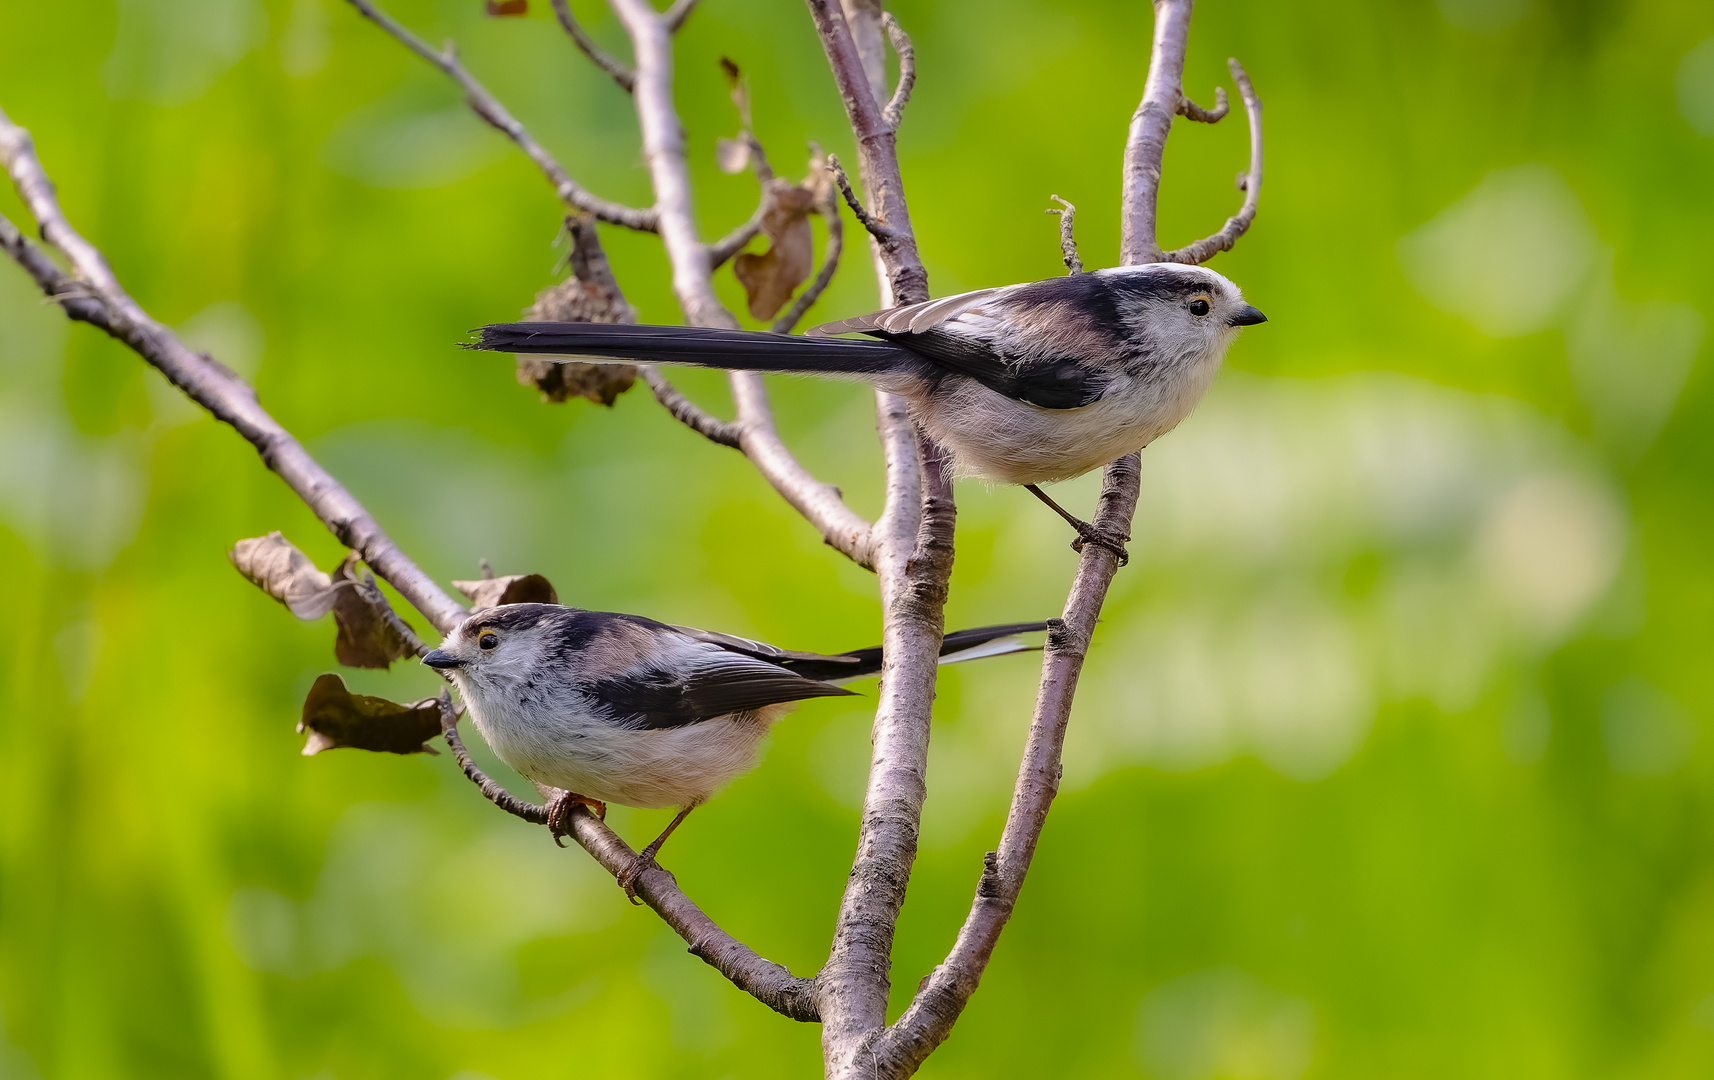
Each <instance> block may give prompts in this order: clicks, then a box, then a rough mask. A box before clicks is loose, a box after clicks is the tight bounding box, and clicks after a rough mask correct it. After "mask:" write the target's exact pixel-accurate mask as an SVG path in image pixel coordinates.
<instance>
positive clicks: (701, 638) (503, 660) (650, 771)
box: [423, 604, 1047, 897]
mask: <svg viewBox="0 0 1714 1080" xmlns="http://www.w3.org/2000/svg"><path fill="white" fill-rule="evenodd" d="M1045 629H1047V624H1046V623H1013V624H1009V625H1005V626H988V627H981V628H978V629H974V630H963V631H958V632H955V633H951V634H948V635H946V638H945V641H944V643H943V645H942V648H941V662H942V663H950V662H955V661H959V660H965V659H975V658H976V657H978V656H996V655H1001V654H1004V653H1008V652H1021V651H1024V650H1026V649H1028V648H1029V646H1028V645H1026V644H1025V643H1024V641H1023V640H1022V639H1021V638H1019V637H1018V635H1019V634H1025V633H1030V632H1033V631H1041V630H1045ZM423 663H425V664H427V665H429V666H430V667H433V668H438V669H440V670H441V671H443V672H445V673H446V674H447V675H448V676H449V677H450V678H451V679H452V682H453V684H454V685H455V686H457V687H458V691H459V694H460V695H461V696H462V697H463V699H464V702H465V705H466V706H467V707H468V709H469V710H470V716H471V719H472V720H473V721H474V722H475V724H476V730H477V731H479V732H481V733H482V737H483V738H484V739H485V740H487V742H488V745H489V746H490V747H491V748H493V750H494V753H495V754H496V755H498V756H499V758H500V760H501V761H504V762H505V763H506V764H507V765H509V766H511V767H512V768H513V769H515V770H516V771H517V772H518V773H519V774H521V775H522V776H524V777H525V778H526V779H529V780H531V781H534V782H536V783H539V784H543V785H547V786H550V787H555V788H559V789H561V790H563V791H564V792H566V794H564V795H562V796H560V797H559V798H558V799H557V800H555V802H554V804H553V806H552V807H551V808H550V811H549V815H548V827H549V829H550V830H551V831H552V833H553V835H554V839H555V841H556V842H557V841H558V839H559V837H561V836H564V835H566V834H567V833H568V832H569V831H570V825H569V822H570V814H571V812H572V810H573V808H574V807H576V806H578V805H580V804H582V805H588V806H590V807H591V808H592V809H594V810H596V812H597V813H605V810H606V807H605V804H606V803H609V802H613V803H619V804H620V805H623V806H635V807H645V808H656V807H677V808H678V809H679V813H678V816H677V817H675V818H674V819H673V821H672V824H670V825H668V826H667V828H666V830H665V831H664V832H662V833H661V835H660V836H658V837H657V838H656V839H655V840H654V842H653V843H651V844H649V846H648V847H646V848H644V849H643V850H642V851H641V852H639V853H638V855H637V859H636V860H635V861H634V862H633V863H632V865H631V867H630V868H629V869H628V870H627V871H626V872H625V873H624V874H623V875H621V877H620V882H619V883H620V884H621V885H622V886H624V888H625V891H626V892H627V893H628V894H631V895H632V896H633V897H634V895H635V893H634V888H633V886H634V883H635V881H636V877H637V875H638V874H639V873H641V872H642V870H643V869H645V868H646V867H647V866H648V865H649V864H650V863H651V862H652V861H653V860H654V856H655V854H656V853H657V852H659V850H660V846H661V844H663V843H664V842H665V841H666V839H667V837H668V836H670V835H672V832H673V830H674V829H676V828H677V827H678V825H679V823H680V822H682V821H683V820H684V818H685V816H686V815H687V814H689V813H690V811H691V810H692V809H694V808H695V807H697V806H698V805H700V804H701V803H703V802H705V801H706V800H707V799H708V798H709V797H710V796H712V795H713V794H714V793H715V792H716V791H718V790H719V789H720V788H721V787H723V786H724V785H725V784H726V783H727V782H728V781H730V780H732V779H733V778H734V777H736V776H738V775H739V774H741V773H743V772H746V771H747V770H749V769H750V767H751V766H753V765H754V764H755V761H756V753H757V750H758V749H759V747H760V744H761V741H762V739H763V737H764V736H766V735H767V733H768V731H769V729H770V728H771V727H772V726H773V724H774V722H775V721H777V720H779V719H780V718H781V717H782V716H784V715H785V714H786V713H787V712H788V711H790V709H791V707H792V705H794V704H795V703H797V702H799V701H804V700H807V699H809V698H816V697H833V696H841V695H848V694H849V693H850V691H848V690H844V689H842V688H841V687H840V686H839V685H838V684H839V683H841V682H845V681H848V680H851V679H857V678H862V677H864V676H866V675H873V674H875V673H876V672H878V671H880V670H881V650H880V648H879V647H875V648H869V649H859V650H855V651H852V652H848V653H839V654H834V655H828V654H823V653H810V652H793V651H790V650H786V649H779V648H776V647H774V646H772V645H767V644H764V643H762V642H759V641H750V640H747V639H745V638H739V637H733V636H731V635H727V634H719V633H712V632H709V631H706V630H695V629H692V628H690V627H683V626H670V625H668V624H666V623H660V622H656V621H654V620H653V619H646V618H643V617H641V616H637V615H622V614H615V613H611V612H602V611H584V610H582V609H580V608H571V607H562V606H560V605H557V604H507V605H503V606H500V607H494V608H485V609H482V610H479V611H476V612H474V613H472V614H471V615H470V616H469V617H468V618H466V619H465V620H464V621H463V622H462V623H460V624H459V625H458V627H457V628H455V629H454V630H453V631H452V633H450V634H448V635H447V637H446V640H445V641H443V642H442V643H441V647H440V648H438V649H435V650H433V651H432V652H430V653H429V654H428V655H427V656H425V657H423Z"/></svg>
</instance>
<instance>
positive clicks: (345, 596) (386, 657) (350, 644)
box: [333, 554, 416, 668]
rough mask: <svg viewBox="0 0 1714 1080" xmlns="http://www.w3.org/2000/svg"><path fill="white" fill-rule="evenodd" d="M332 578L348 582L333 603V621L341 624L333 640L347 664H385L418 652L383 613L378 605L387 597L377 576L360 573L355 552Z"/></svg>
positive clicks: (337, 654)
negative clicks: (382, 595)
mask: <svg viewBox="0 0 1714 1080" xmlns="http://www.w3.org/2000/svg"><path fill="white" fill-rule="evenodd" d="M333 580H334V583H335V584H339V583H340V582H345V583H347V587H346V588H344V589H341V590H340V591H339V593H338V595H337V597H336V598H335V599H334V603H333V621H334V622H335V623H337V624H338V625H339V636H338V637H337V638H335V639H334V641H333V655H334V658H335V659H337V660H338V661H339V662H340V663H341V664H344V665H345V666H346V667H358V668H385V667H388V666H389V665H391V664H392V662H393V661H395V660H398V659H401V658H403V657H406V656H412V655H414V654H415V652H416V650H415V649H414V648H413V647H412V646H411V643H410V642H408V641H406V640H405V638H404V637H403V636H402V635H401V634H400V633H399V631H398V630H396V629H395V628H394V627H393V624H392V623H391V622H390V621H388V620H387V619H385V618H383V617H382V615H381V612H380V610H379V609H378V607H377V605H378V604H384V603H386V601H385V600H384V599H382V598H381V596H380V591H379V589H378V588H377V586H376V585H375V579H374V578H372V577H370V576H369V575H368V574H367V573H364V574H363V575H362V576H361V577H359V576H358V573H357V557H356V555H355V554H353V555H350V556H347V557H346V560H345V561H344V562H343V563H341V564H340V566H339V569H338V570H336V571H334V573H333Z"/></svg>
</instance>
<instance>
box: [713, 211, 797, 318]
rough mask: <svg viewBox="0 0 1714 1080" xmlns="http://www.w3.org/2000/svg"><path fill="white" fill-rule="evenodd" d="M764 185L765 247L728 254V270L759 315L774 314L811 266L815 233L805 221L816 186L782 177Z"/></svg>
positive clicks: (751, 308) (751, 311)
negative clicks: (766, 237) (766, 189)
mask: <svg viewBox="0 0 1714 1080" xmlns="http://www.w3.org/2000/svg"><path fill="white" fill-rule="evenodd" d="M767 188H768V209H767V210H766V212H764V213H763V215H762V231H763V232H765V233H767V235H768V240H769V245H768V250H767V251H765V252H763V253H762V254H760V255H756V254H753V253H751V252H748V251H746V252H743V253H742V254H740V255H738V256H737V257H736V258H734V259H733V260H732V273H733V274H734V275H736V276H737V278H738V281H739V283H740V284H742V285H743V286H744V294H745V297H746V299H747V300H748V301H749V306H750V315H751V316H752V317H753V318H757V319H771V318H773V317H774V315H775V314H777V313H778V312H779V310H780V308H782V307H784V306H785V303H786V301H787V300H790V299H791V296H792V293H793V292H795V291H796V290H797V287H798V286H799V285H802V284H803V283H804V282H805V281H807V280H809V275H810V272H811V271H812V270H814V269H815V236H814V234H813V233H812V232H811V231H810V227H809V214H810V211H812V210H814V209H815V206H816V201H815V192H813V191H812V190H810V189H809V188H806V187H801V186H799V185H797V184H794V183H792V182H791V181H789V180H781V179H773V180H769V181H768V184H767Z"/></svg>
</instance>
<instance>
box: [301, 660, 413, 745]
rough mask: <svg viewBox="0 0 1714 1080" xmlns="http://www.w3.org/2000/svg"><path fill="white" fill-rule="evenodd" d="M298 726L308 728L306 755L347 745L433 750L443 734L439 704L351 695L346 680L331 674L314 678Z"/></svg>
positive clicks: (305, 743)
mask: <svg viewBox="0 0 1714 1080" xmlns="http://www.w3.org/2000/svg"><path fill="white" fill-rule="evenodd" d="M298 730H299V731H307V732H309V738H308V739H307V740H306V741H305V742H304V756H306V757H308V756H312V755H315V754H319V753H321V752H322V751H323V750H333V749H337V748H338V747H341V746H349V747H351V748H353V749H355V750H373V751H375V752H377V753H387V754H433V753H435V750H434V749H433V748H432V747H430V746H429V745H428V741H429V740H430V739H432V738H434V737H435V736H436V735H439V734H440V702H439V701H438V700H436V699H435V698H424V699H423V700H421V701H414V702H412V703H411V704H409V705H401V704H399V703H398V702H394V701H388V700H387V699H386V698H378V697H370V696H369V695H367V694H353V693H352V692H351V691H350V690H348V689H346V687H345V680H344V679H342V678H340V677H339V676H338V675H336V674H334V673H332V672H328V673H327V674H326V675H323V676H321V677H320V678H318V679H316V681H315V685H314V686H312V687H310V690H309V696H308V697H306V698H304V711H303V718H302V719H300V720H299V721H298Z"/></svg>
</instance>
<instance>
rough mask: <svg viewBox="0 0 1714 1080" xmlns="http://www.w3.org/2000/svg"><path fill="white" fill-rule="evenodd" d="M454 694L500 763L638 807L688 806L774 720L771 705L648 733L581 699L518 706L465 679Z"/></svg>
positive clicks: (743, 756)
mask: <svg viewBox="0 0 1714 1080" xmlns="http://www.w3.org/2000/svg"><path fill="white" fill-rule="evenodd" d="M459 691H460V693H461V694H462V696H463V697H464V701H465V704H466V705H467V706H468V707H469V709H470V716H471V719H472V720H474V721H475V723H476V730H477V731H479V732H481V733H482V737H483V738H484V739H485V740H487V742H488V745H489V746H490V747H492V748H493V750H494V753H495V754H496V755H498V756H499V758H500V760H501V761H504V762H505V763H506V764H507V765H509V766H511V767H512V768H513V769H516V770H517V771H518V772H519V773H520V774H522V775H523V776H525V777H527V778H528V779H530V780H534V781H536V782H538V783H542V784H550V785H552V786H554V787H557V788H564V789H565V790H567V791H573V792H576V793H577V794H579V795H587V796H588V797H590V798H592V799H599V800H601V801H602V802H611V803H618V804H619V805H621V806H637V807H644V808H657V807H675V806H694V805H696V804H697V803H700V802H702V801H704V800H706V799H707V798H708V797H709V796H711V795H713V794H714V793H715V792H716V791H718V790H719V789H720V788H721V787H723V786H725V784H726V783H727V782H728V781H730V780H732V779H733V778H734V777H736V776H738V775H740V774H742V773H744V772H746V771H748V770H749V769H750V767H751V766H752V765H754V764H755V762H756V752H757V750H758V748H759V747H760V745H761V742H762V739H763V738H764V737H765V736H766V735H767V734H768V729H769V728H770V727H772V726H773V723H774V721H776V720H778V719H779V718H780V717H782V716H784V715H785V714H786V713H787V712H788V711H790V708H791V706H789V705H774V706H770V707H768V708H766V709H759V710H756V711H755V712H748V713H735V714H732V715H729V716H722V717H716V718H715V719H712V720H704V721H701V722H699V723H695V724H687V725H684V726H682V727H675V728H659V729H655V730H630V729H625V728H616V727H613V726H612V725H610V724H607V723H605V722H603V721H602V720H600V719H598V718H597V717H595V716H594V715H593V714H592V713H591V712H590V710H589V709H588V707H587V705H586V703H585V702H583V701H581V700H575V699H573V700H568V701H566V702H565V703H563V706H562V707H560V708H555V709H551V710H549V709H544V708H543V707H541V706H540V705H539V704H536V705H532V706H531V707H529V708H527V709H526V708H522V707H520V706H519V705H518V703H517V702H516V701H514V700H512V699H511V698H509V697H507V696H505V695H503V694H486V693H484V692H483V691H482V689H481V688H480V687H477V686H474V685H470V682H469V680H465V679H460V680H459Z"/></svg>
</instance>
